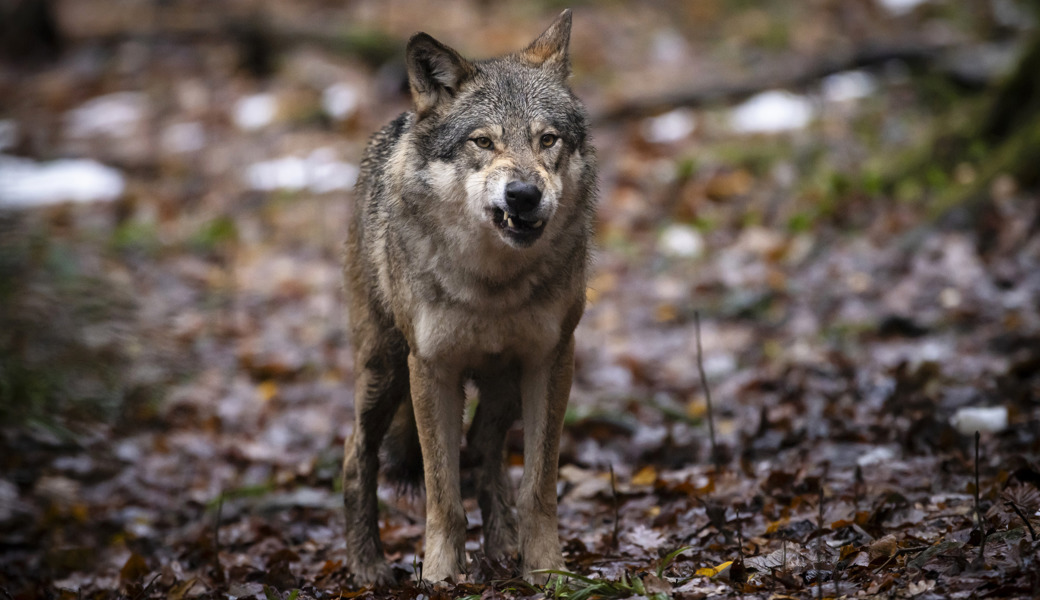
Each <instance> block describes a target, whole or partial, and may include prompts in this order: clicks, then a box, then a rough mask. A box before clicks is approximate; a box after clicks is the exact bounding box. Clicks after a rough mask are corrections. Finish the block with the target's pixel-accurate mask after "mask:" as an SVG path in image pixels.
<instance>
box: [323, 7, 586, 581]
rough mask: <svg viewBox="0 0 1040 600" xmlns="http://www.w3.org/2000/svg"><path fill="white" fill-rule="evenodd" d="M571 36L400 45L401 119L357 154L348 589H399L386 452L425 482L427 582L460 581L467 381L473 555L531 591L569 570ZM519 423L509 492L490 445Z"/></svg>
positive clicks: (575, 241)
mask: <svg viewBox="0 0 1040 600" xmlns="http://www.w3.org/2000/svg"><path fill="white" fill-rule="evenodd" d="M570 29H571V14H570V11H564V12H563V13H562V14H561V15H560V16H559V17H558V18H557V19H556V20H555V21H554V22H553V23H552V25H550V26H549V28H548V29H547V30H546V31H545V32H544V33H542V35H541V36H539V37H538V38H537V39H536V40H535V41H534V42H532V43H531V44H530V45H529V46H527V47H526V48H525V49H523V50H521V51H519V52H516V53H513V54H509V55H507V56H503V57H499V58H493V59H489V60H480V61H470V60H467V59H465V58H463V57H462V56H461V55H459V53H458V52H456V51H455V50H452V49H451V48H449V47H448V46H445V45H444V44H442V43H440V42H438V41H436V40H435V39H433V38H432V37H430V36H429V35H427V34H425V33H419V34H416V35H415V36H414V37H412V38H411V40H410V41H409V42H408V47H407V67H408V78H409V84H410V87H411V93H412V98H413V100H414V104H415V110H414V111H413V112H408V113H405V114H402V115H401V116H399V117H398V118H397V119H396V120H394V121H393V122H392V123H390V124H389V125H387V126H386V127H385V128H383V129H382V130H381V131H379V132H378V133H376V134H375V135H374V136H373V137H372V139H371V141H370V142H369V145H368V147H367V149H366V151H365V155H364V158H363V160H362V163H361V175H360V178H359V180H358V184H357V186H356V190H355V207H354V213H353V216H352V220H351V223H350V228H349V237H348V241H347V259H346V266H345V273H344V274H345V280H346V290H347V297H348V310H349V317H350V326H351V334H352V342H353V348H354V376H355V382H354V404H355V415H356V419H355V424H354V431H353V434H352V437H351V438H350V439H348V440H347V442H346V457H345V458H344V461H343V498H344V504H345V507H346V542H347V546H346V547H347V557H348V565H347V566H348V568H349V569H350V570H351V572H352V573H353V574H354V575H355V580H356V581H358V582H359V583H364V584H389V583H392V582H393V581H394V576H393V571H392V569H391V568H390V565H389V564H388V563H387V561H386V558H385V557H384V555H383V549H382V544H381V542H380V539H379V528H378V504H377V499H376V486H377V475H378V472H379V464H380V448H381V447H382V448H383V451H384V453H385V455H386V456H385V458H386V462H387V465H386V467H387V469H386V471H387V473H388V475H389V476H391V477H397V478H407V477H408V476H409V475H418V474H419V473H421V474H422V479H423V482H424V484H425V491H426V536H425V556H424V560H423V566H422V577H423V579H426V580H428V581H440V580H452V579H454V578H456V577H457V576H458V575H459V574H461V573H465V572H466V558H465V551H464V542H465V529H466V516H465V512H464V510H463V507H462V499H461V492H460V489H459V451H460V445H461V443H462V434H463V409H464V407H463V403H464V400H465V398H464V396H465V394H464V391H463V386H464V384H465V382H466V381H472V382H474V384H475V386H476V388H477V390H478V394H479V404H478V408H477V411H476V414H475V416H474V418H473V422H472V424H471V426H470V428H469V432H468V435H467V444H468V447H469V448H472V449H473V450H474V454H475V455H476V456H479V457H481V459H480V461H479V462H480V464H479V466H478V468H477V472H476V479H477V490H478V491H477V493H478V504H479V506H480V510H481V513H482V515H483V535H484V551H485V553H486V554H487V555H488V556H489V557H492V558H496V559H505V558H512V557H513V556H518V558H519V566H520V570H521V573H522V575H524V576H525V577H526V578H528V579H529V580H532V581H544V580H545V579H546V578H545V576H544V574H539V573H534V571H537V570H539V569H553V568H562V567H563V566H564V564H563V557H562V554H561V552H560V543H559V534H558V531H557V516H556V478H557V470H558V464H557V463H558V460H559V440H560V434H561V431H562V428H563V417H564V411H565V410H566V406H567V399H568V394H569V392H570V387H571V377H572V374H573V369H574V359H573V356H574V328H575V327H576V326H577V324H578V321H579V319H580V318H581V315H582V312H583V310H584V306H585V286H586V273H587V271H588V262H589V245H590V238H591V233H592V227H593V213H594V209H595V196H596V193H595V165H594V156H593V149H592V147H591V146H590V141H589V137H588V134H587V130H588V117H587V114H586V111H585V109H584V107H583V105H582V104H581V102H580V101H579V100H578V99H577V98H576V97H575V96H574V94H573V93H572V92H571V90H570V88H569V86H568V83H567V79H568V77H569V75H570V59H569V56H568V43H569V39H570ZM518 418H519V419H520V420H521V421H522V425H523V430H524V471H523V477H522V479H521V482H520V486H519V493H518V494H515V495H514V491H513V489H512V483H511V481H510V479H509V476H508V472H507V469H506V466H505V464H504V458H505V447H504V440H505V438H506V432H507V430H508V429H509V428H510V426H511V425H512V423H513V422H514V421H515V420H517V419H518ZM420 455H421V457H420Z"/></svg>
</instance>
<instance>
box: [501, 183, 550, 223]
mask: <svg viewBox="0 0 1040 600" xmlns="http://www.w3.org/2000/svg"><path fill="white" fill-rule="evenodd" d="M541 201H542V190H540V189H538V187H537V186H535V185H532V184H530V183H525V182H523V181H510V182H509V183H507V184H506V206H508V207H509V212H510V213H512V214H514V215H522V214H524V213H528V212H531V211H532V210H534V209H535V207H537V206H538V203H539V202H541Z"/></svg>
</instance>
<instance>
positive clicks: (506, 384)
mask: <svg viewBox="0 0 1040 600" xmlns="http://www.w3.org/2000/svg"><path fill="white" fill-rule="evenodd" d="M476 384H477V390H478V392H479V395H480V396H479V397H480V404H478V405H477V414H476V416H474V417H473V424H472V425H471V426H470V430H469V439H468V441H469V446H470V448H471V449H472V450H473V453H474V454H475V455H476V456H478V457H480V468H479V471H478V473H477V502H478V503H479V504H480V512H481V514H482V515H483V521H484V552H485V553H486V554H487V555H488V556H489V557H490V558H492V559H503V558H509V557H512V556H514V555H515V554H516V551H517V542H516V540H517V537H516V531H517V529H516V527H517V524H516V499H515V494H514V492H513V484H512V482H511V481H510V480H509V472H508V471H507V468H506V463H505V442H506V434H507V433H508V432H509V428H510V426H512V424H513V422H514V421H516V419H517V418H518V417H519V416H520V378H519V371H518V369H511V370H508V371H505V372H502V373H495V374H492V375H490V376H486V377H482V378H479V379H477V380H476Z"/></svg>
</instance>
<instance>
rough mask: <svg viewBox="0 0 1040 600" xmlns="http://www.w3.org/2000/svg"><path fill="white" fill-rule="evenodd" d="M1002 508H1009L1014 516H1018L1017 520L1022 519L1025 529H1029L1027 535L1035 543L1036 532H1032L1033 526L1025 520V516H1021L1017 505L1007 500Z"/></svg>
mask: <svg viewBox="0 0 1040 600" xmlns="http://www.w3.org/2000/svg"><path fill="white" fill-rule="evenodd" d="M1004 506H1010V507H1011V510H1013V511H1015V514H1016V515H1018V518H1019V519H1022V522H1023V523H1025V524H1026V528H1027V529H1029V535H1030V536H1032V538H1033V541H1034V542H1035V541H1036V531H1034V530H1033V526H1032V524H1030V523H1029V519H1027V518H1026V516H1025V515H1023V514H1022V511H1021V510H1019V509H1018V505H1017V504H1015V503H1014V502H1011V501H1010V500H1008V501H1005V502H1004Z"/></svg>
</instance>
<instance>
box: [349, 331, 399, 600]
mask: <svg viewBox="0 0 1040 600" xmlns="http://www.w3.org/2000/svg"><path fill="white" fill-rule="evenodd" d="M394 336H396V338H395V337H394ZM388 338H389V339H388ZM397 338H400V334H397V333H396V332H393V333H392V334H389V333H388V334H387V335H386V336H383V337H382V338H381V339H379V340H377V341H376V343H364V342H361V343H359V348H357V349H356V351H355V352H356V354H355V361H354V364H355V373H354V377H355V380H354V415H355V419H354V432H353V434H352V435H351V437H350V438H348V439H347V441H346V444H345V452H344V454H345V456H344V459H343V504H344V507H345V509H346V511H345V513H346V534H347V535H346V542H347V567H348V568H349V569H350V571H351V573H353V574H354V577H355V579H357V580H358V582H359V583H362V584H365V585H370V584H376V585H386V584H391V583H393V582H394V576H393V570H392V569H391V568H390V565H389V564H387V562H386V558H385V557H384V556H383V545H382V543H381V542H380V540H379V504H378V500H377V497H376V491H377V485H378V476H379V446H380V442H381V441H382V440H383V436H384V435H385V434H386V431H387V429H388V428H389V426H390V422H391V421H392V419H393V417H394V413H395V412H396V411H397V407H398V406H399V405H400V403H401V402H402V401H405V400H407V398H408V363H407V345H406V344H405V343H404V341H403V338H400V339H397Z"/></svg>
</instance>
